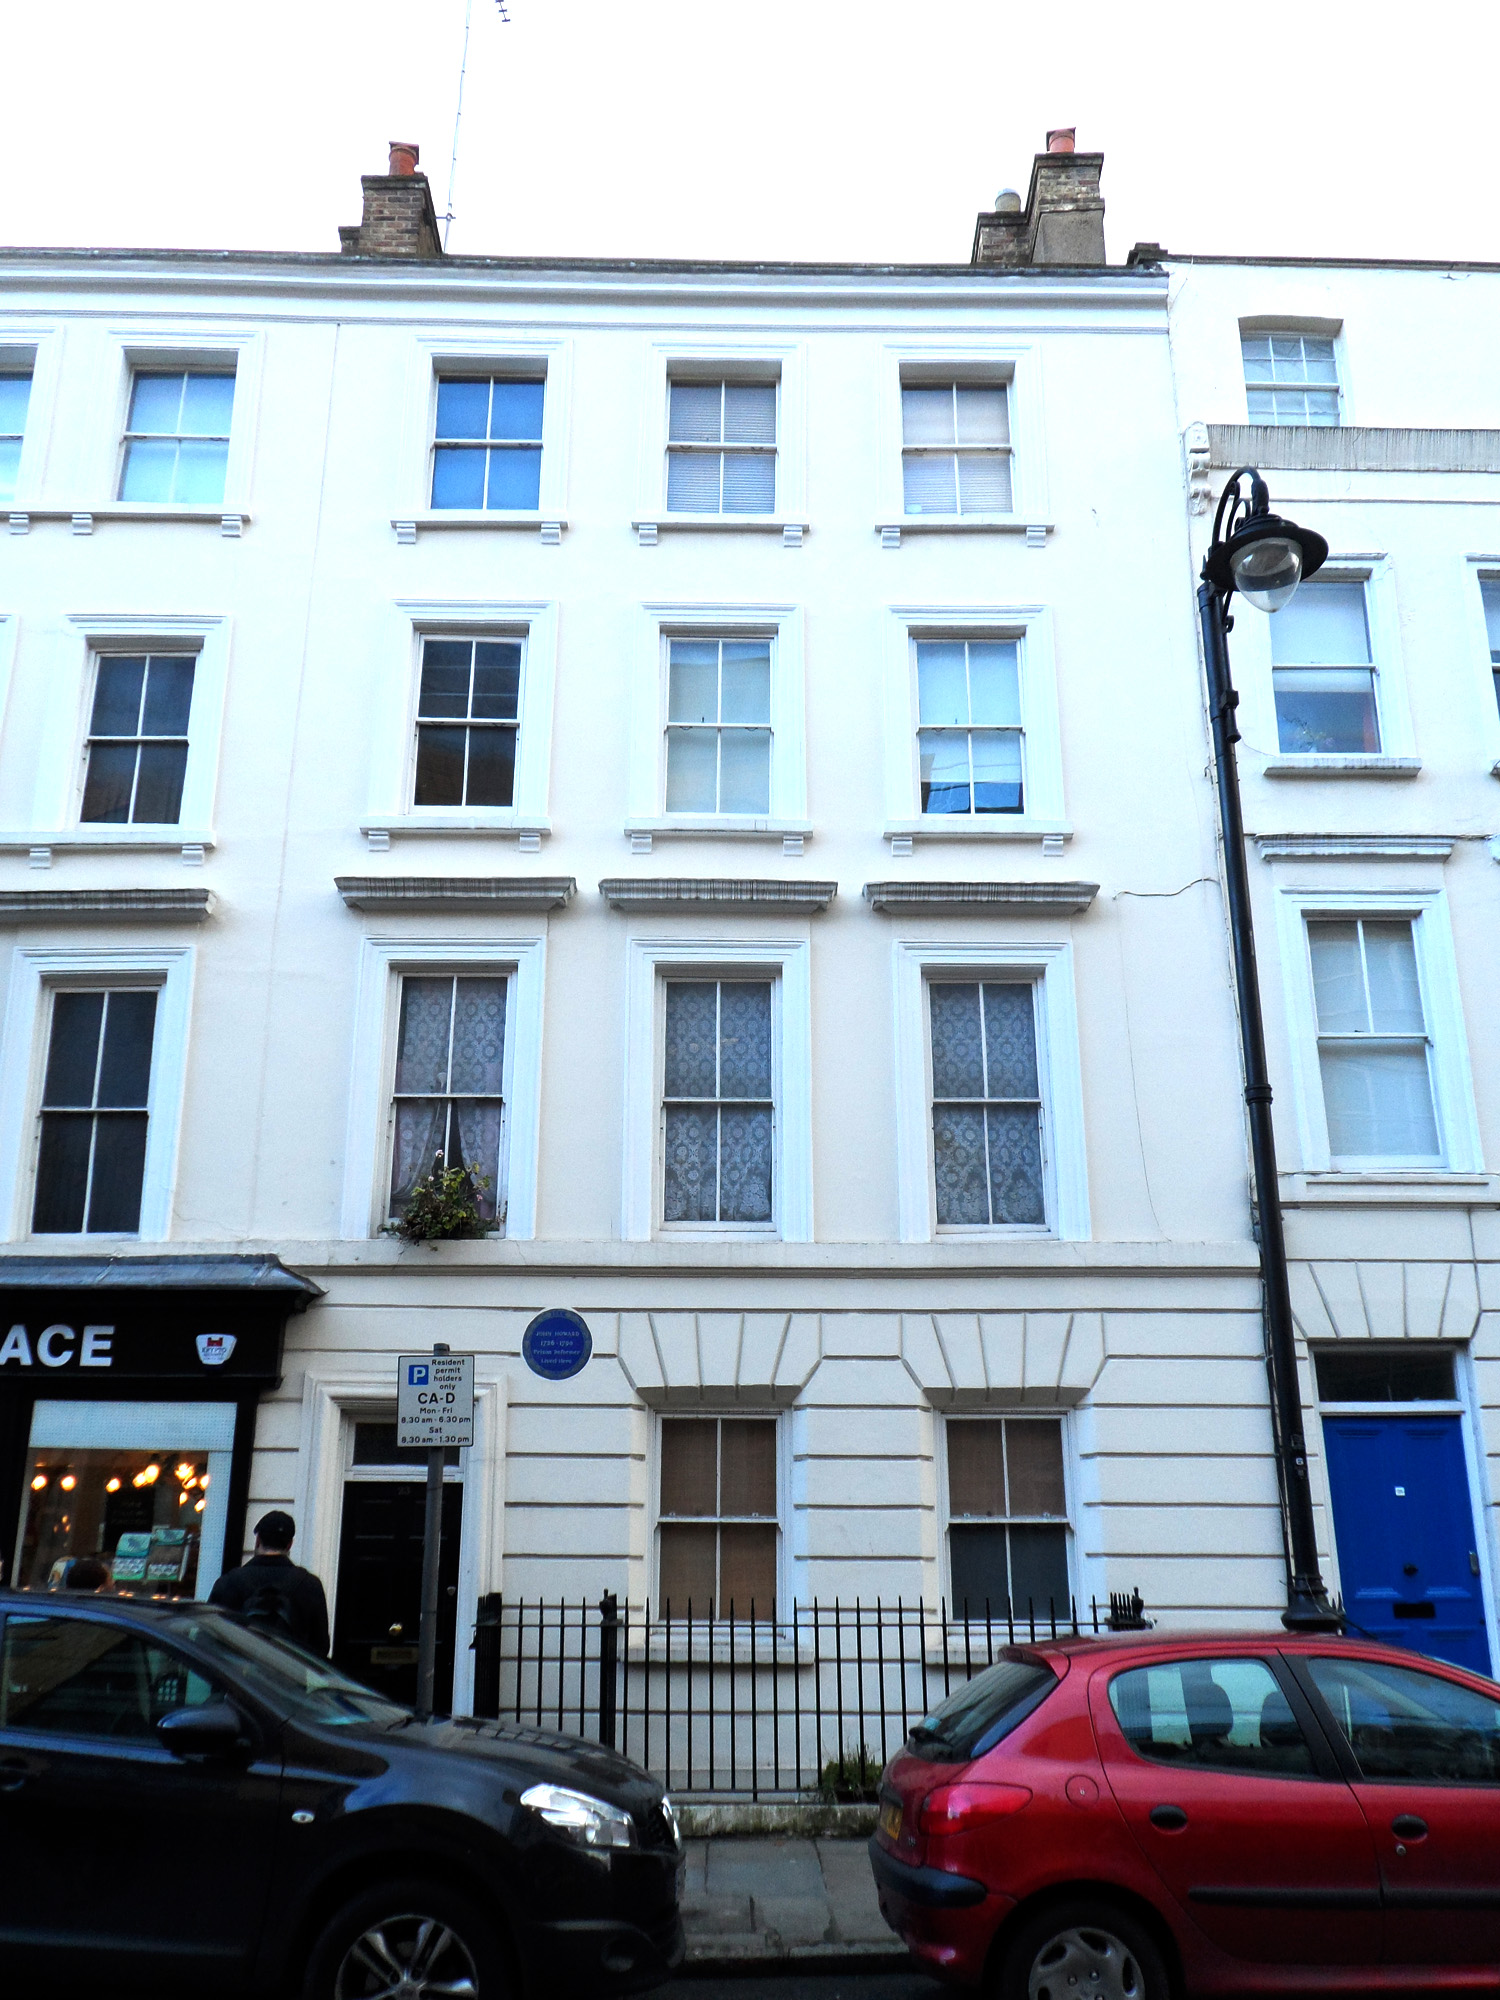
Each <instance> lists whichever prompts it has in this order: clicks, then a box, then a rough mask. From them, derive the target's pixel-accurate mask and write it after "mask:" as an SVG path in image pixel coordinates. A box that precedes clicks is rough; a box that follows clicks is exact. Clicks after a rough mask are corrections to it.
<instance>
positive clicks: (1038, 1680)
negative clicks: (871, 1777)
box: [906, 1654, 1057, 1764]
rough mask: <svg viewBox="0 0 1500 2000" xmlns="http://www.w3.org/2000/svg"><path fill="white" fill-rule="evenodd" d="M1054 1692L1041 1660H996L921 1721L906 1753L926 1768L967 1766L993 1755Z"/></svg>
mask: <svg viewBox="0 0 1500 2000" xmlns="http://www.w3.org/2000/svg"><path fill="white" fill-rule="evenodd" d="M1056 1686H1057V1675H1056V1674H1055V1673H1053V1671H1052V1669H1051V1667H1049V1666H1047V1665H1046V1663H1045V1662H1044V1661H1042V1660H1036V1659H1028V1658H1026V1657H1025V1656H1024V1655H1022V1654H1015V1655H1013V1656H1011V1657H1009V1658H1006V1659H1001V1660H997V1661H996V1662H995V1664H994V1666H992V1667H986V1668H985V1670H984V1672H983V1673H981V1674H976V1675H975V1676H974V1678H973V1680H971V1681H966V1682H965V1683H964V1685H963V1686H962V1687H961V1688H955V1689H954V1691H953V1693H952V1694H950V1695H949V1697H948V1699H947V1700H946V1701H943V1702H939V1704H938V1706H937V1707H936V1708H935V1709H934V1710H933V1711H932V1713H931V1715H924V1716H923V1718H922V1720H921V1721H920V1722H919V1723H918V1724H917V1726H916V1728H915V1729H913V1730H912V1732H911V1734H910V1735H909V1736H908V1737H907V1739H906V1747H907V1749H908V1750H910V1751H911V1753H912V1755H913V1756H915V1757H921V1758H924V1759H925V1760H926V1761H927V1762H928V1763H929V1764H967V1763H969V1762H970V1761H971V1760H972V1759H973V1758H975V1757H982V1756H983V1755H984V1753H985V1752H986V1750H993V1749H994V1747H995V1745H996V1744H997V1743H998V1742H999V1741H1000V1739H1001V1738H1002V1737H1003V1736H1008V1735H1009V1734H1010V1732H1011V1730H1012V1729H1014V1728H1015V1727H1016V1725H1017V1724H1018V1723H1020V1722H1024V1721H1025V1719H1026V1717H1027V1716H1028V1715H1030V1714H1031V1712H1032V1710H1033V1709H1034V1708H1036V1707H1038V1706H1039V1705H1040V1704H1041V1703H1042V1702H1044V1701H1045V1700H1046V1699H1047V1696H1048V1695H1049V1694H1051V1692H1052V1690H1053V1689H1054V1688H1055V1687H1056Z"/></svg>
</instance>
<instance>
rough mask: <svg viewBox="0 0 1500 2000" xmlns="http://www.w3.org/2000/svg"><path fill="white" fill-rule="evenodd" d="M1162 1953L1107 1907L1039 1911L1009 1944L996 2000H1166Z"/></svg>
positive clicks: (1093, 1905)
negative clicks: (1086, 1998)
mask: <svg viewBox="0 0 1500 2000" xmlns="http://www.w3.org/2000/svg"><path fill="white" fill-rule="evenodd" d="M1171 1990H1172V1989H1171V1984H1170V1981H1169V1980H1168V1978H1167V1968H1166V1965H1165V1963H1164V1962H1163V1959H1162V1955H1161V1951H1160V1949H1159V1947H1158V1946H1157V1944H1156V1942H1155V1940H1154V1939H1153V1938H1152V1936H1151V1934H1150V1932H1149V1931H1147V1930H1146V1929H1145V1927H1144V1926H1143V1925H1141V1924H1139V1923H1137V1922H1136V1920H1135V1918H1134V1917H1132V1916H1130V1915H1129V1914H1128V1913H1127V1912H1126V1911H1124V1910H1117V1909H1112V1908H1111V1907H1110V1906H1109V1905H1108V1904H1107V1903H1076V1904H1062V1905H1058V1906H1056V1907H1054V1908H1052V1909H1050V1910H1045V1911H1043V1912H1042V1913H1041V1914H1040V1915H1039V1916H1037V1917H1034V1918H1033V1919H1032V1920H1031V1922H1030V1923H1028V1924H1026V1925H1025V1926H1023V1928H1022V1929H1021V1930H1020V1931H1018V1932H1017V1934H1016V1936H1015V1937H1014V1938H1013V1939H1012V1940H1011V1944H1010V1948H1009V1950H1008V1951H1007V1952H1006V1954H1005V1959H1004V1962H1003V1965H1002V1968H1001V1974H1000V1985H999V2000H1083V1996H1085V1995H1087V1996H1088V2000H1170V1996H1171Z"/></svg>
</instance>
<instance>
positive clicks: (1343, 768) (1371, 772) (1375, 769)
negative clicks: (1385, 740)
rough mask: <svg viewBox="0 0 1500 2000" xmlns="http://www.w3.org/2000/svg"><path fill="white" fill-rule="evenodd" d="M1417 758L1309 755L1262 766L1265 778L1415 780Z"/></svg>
mask: <svg viewBox="0 0 1500 2000" xmlns="http://www.w3.org/2000/svg"><path fill="white" fill-rule="evenodd" d="M1421 768H1422V760H1421V758H1420V757H1365V756H1355V755H1350V756H1346V757H1340V756H1333V755H1322V754H1316V753H1315V754H1312V755H1309V756H1301V757H1268V758H1267V759H1266V761H1265V763H1264V764H1263V765H1262V766H1261V772H1262V775H1263V776H1264V777H1267V778H1415V777H1416V776H1417V774H1418V773H1419V772H1420V770H1421Z"/></svg>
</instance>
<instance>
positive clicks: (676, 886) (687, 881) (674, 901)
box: [599, 875, 839, 915]
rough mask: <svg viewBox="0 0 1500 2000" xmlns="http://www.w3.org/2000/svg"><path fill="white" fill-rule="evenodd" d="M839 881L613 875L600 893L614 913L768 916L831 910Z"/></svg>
mask: <svg viewBox="0 0 1500 2000" xmlns="http://www.w3.org/2000/svg"><path fill="white" fill-rule="evenodd" d="M838 892H839V885H838V883H837V882H777V881H773V880H766V879H738V880H736V879H730V878H727V877H723V876H716V877H701V878H692V877H687V876H665V875H661V876H648V875H635V876H609V877H606V879H605V880H604V881H602V882H601V883H600V884H599V894H600V895H601V896H602V897H603V898H604V900H605V902H606V903H608V904H609V906H610V908H611V909H612V910H658V911H660V910H684V909H686V910H693V909H716V910H725V909H743V910H763V911H765V912H767V913H768V914H772V913H780V914H783V915H784V914H786V913H787V912H790V911H799V910H801V911H808V910H826V909H827V908H828V905H829V904H830V903H831V902H832V901H833V899H834V897H835V896H836V895H837V894H838Z"/></svg>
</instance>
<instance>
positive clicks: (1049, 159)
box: [969, 125, 1104, 269]
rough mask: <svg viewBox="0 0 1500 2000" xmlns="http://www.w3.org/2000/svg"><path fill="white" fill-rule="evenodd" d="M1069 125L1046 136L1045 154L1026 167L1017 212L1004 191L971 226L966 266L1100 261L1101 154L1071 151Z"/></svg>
mask: <svg viewBox="0 0 1500 2000" xmlns="http://www.w3.org/2000/svg"><path fill="white" fill-rule="evenodd" d="M1073 139H1074V131H1073V127H1072V126H1071V125H1067V126H1059V127H1058V128H1057V129H1056V130H1054V131H1051V132H1049V133H1048V134H1047V150H1046V152H1045V153H1038V154H1037V156H1036V158H1035V159H1034V160H1033V161H1032V163H1031V186H1030V189H1029V190H1028V192H1027V195H1026V205H1025V207H1024V208H1023V207H1022V205H1021V201H1020V198H1019V196H1017V195H1016V194H1014V193H1012V192H1011V190H1010V189H1008V188H1007V189H1005V190H1004V191H1003V192H1002V193H1000V194H998V195H997V196H996V197H995V206H994V208H993V209H992V210H990V211H989V212H988V213H987V214H981V215H980V216H979V218H978V220H977V221H976V222H975V225H974V249H973V253H972V255H971V256H970V259H969V262H970V263H971V264H999V265H1004V266H1006V267H1008V268H1010V269H1016V268H1020V267H1024V266H1026V265H1035V264H1065V265H1071V266H1075V267H1076V266H1080V265H1084V266H1086V265H1090V264H1102V263H1103V262H1104V197H1103V196H1102V195H1101V194H1100V192H1099V176H1100V174H1101V173H1102V172H1103V171H1104V155H1103V154H1102V153H1075V152H1074V150H1073Z"/></svg>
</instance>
